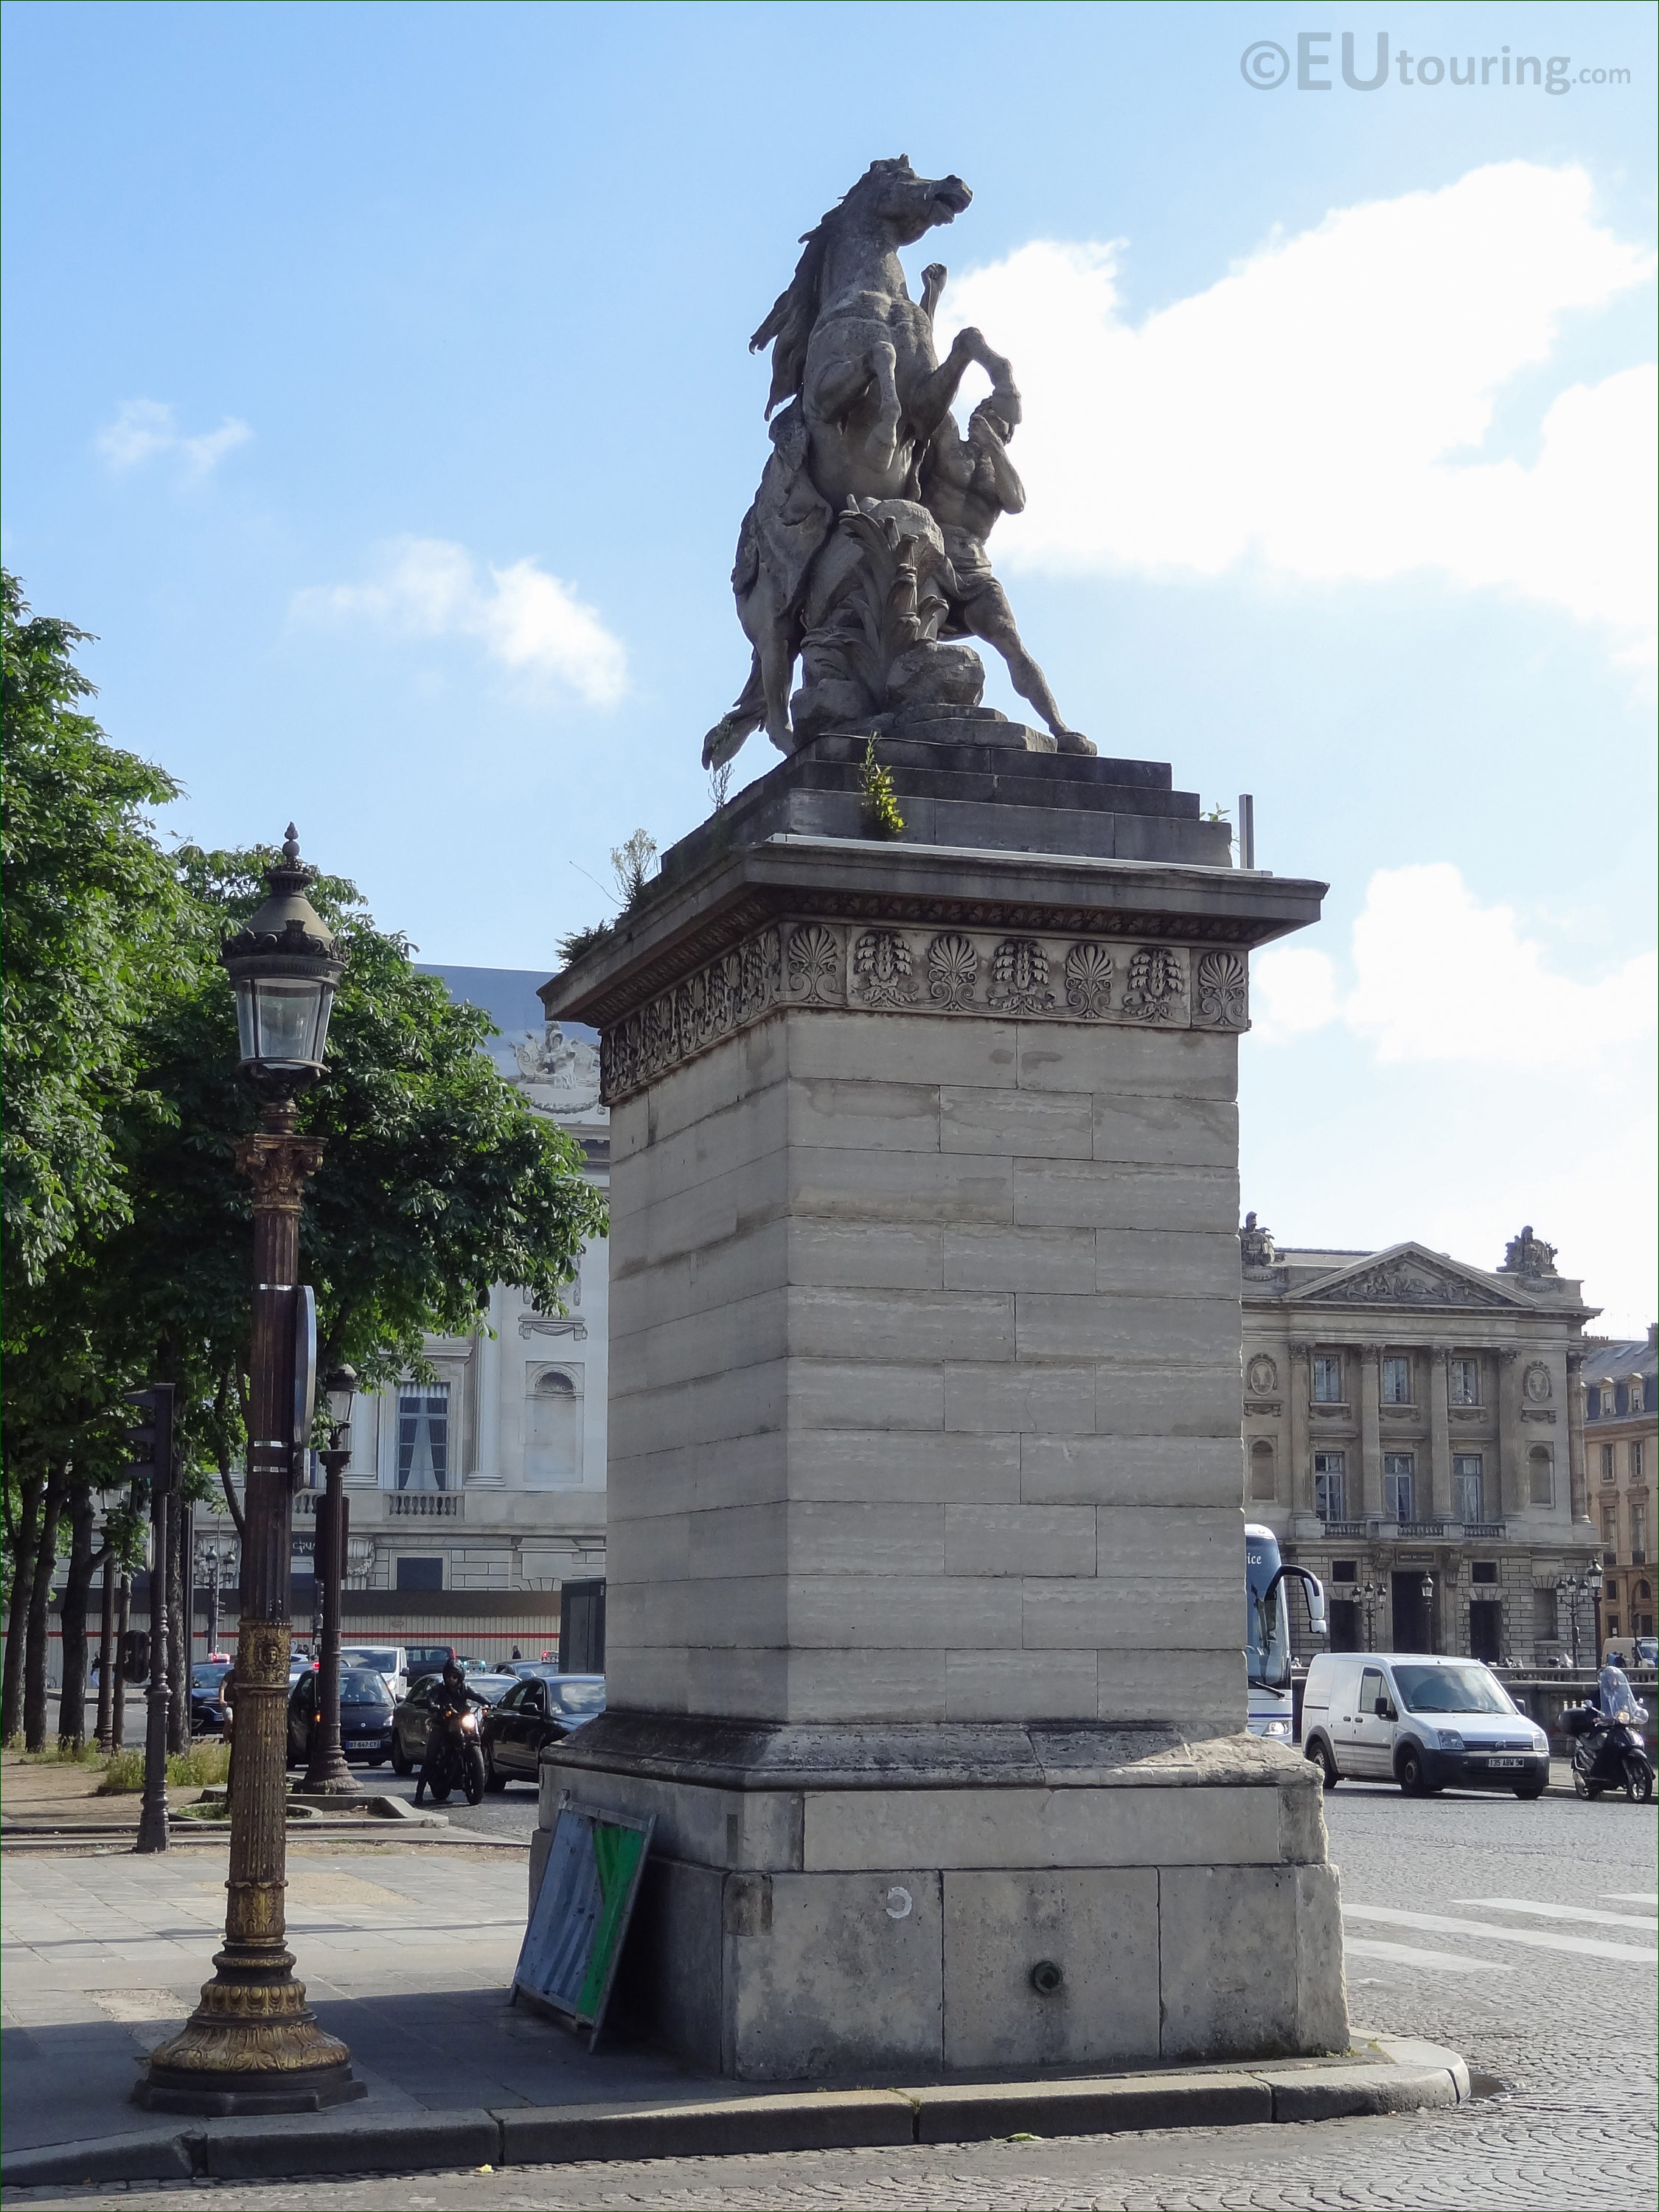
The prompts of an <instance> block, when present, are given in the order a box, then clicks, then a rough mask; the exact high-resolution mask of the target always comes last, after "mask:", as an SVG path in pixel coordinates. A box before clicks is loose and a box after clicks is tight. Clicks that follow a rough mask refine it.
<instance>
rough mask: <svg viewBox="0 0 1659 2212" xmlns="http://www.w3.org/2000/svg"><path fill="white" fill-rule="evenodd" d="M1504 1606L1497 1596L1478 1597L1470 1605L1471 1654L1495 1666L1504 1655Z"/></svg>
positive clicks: (1473, 1657)
mask: <svg viewBox="0 0 1659 2212" xmlns="http://www.w3.org/2000/svg"><path fill="white" fill-rule="evenodd" d="M1503 1642H1504V1608H1503V1606H1502V1605H1501V1604H1500V1603H1499V1602H1498V1600H1497V1599H1495V1598H1476V1599H1474V1601H1472V1602H1471V1604H1470V1606H1469V1656H1470V1658H1471V1659H1484V1660H1485V1661H1486V1664H1487V1666H1489V1667H1495V1666H1496V1665H1497V1664H1498V1660H1499V1659H1500V1658H1501V1657H1502V1656H1503Z"/></svg>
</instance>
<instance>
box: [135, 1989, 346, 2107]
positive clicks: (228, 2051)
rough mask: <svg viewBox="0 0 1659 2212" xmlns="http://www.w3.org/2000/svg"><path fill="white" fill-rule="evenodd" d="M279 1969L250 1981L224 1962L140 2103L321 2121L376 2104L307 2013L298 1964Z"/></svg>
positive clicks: (153, 2056)
mask: <svg viewBox="0 0 1659 2212" xmlns="http://www.w3.org/2000/svg"><path fill="white" fill-rule="evenodd" d="M274 1963H276V1973H275V1974H274V1975H273V1974H272V1973H271V1972H269V1971H266V1972H264V1973H259V1974H253V1975H250V1974H249V1973H248V1972H247V1970H246V1966H242V1965H241V1963H240V1961H237V1960H229V1959H227V1958H226V1957H225V1955H224V1954H221V1955H220V1957H219V1959H218V1960H216V1964H217V1966H219V1969H220V1972H219V1974H218V1976H217V1977H216V1978H215V1979H214V1980H213V1981H210V1982H207V1983H204V1984H203V1988H202V2001H201V2002H200V2003H199V2004H198V2005H197V2008H196V2010H195V2011H194V2012H193V2013H192V2014H191V2016H190V2018H189V2019H188V2020H187V2021H185V2025H184V2027H182V2028H181V2029H180V2030H179V2033H178V2034H177V2035H174V2036H171V2037H169V2038H168V2039H167V2042H165V2043H161V2044H158V2045H156V2047H155V2050H154V2051H151V2052H150V2054H149V2059H148V2061H147V2062H146V2065H145V2069H144V2077H143V2080H142V2081H140V2082H139V2084H138V2086H137V2088H136V2089H135V2090H134V2091H133V2102H134V2103H135V2104H137V2105H142V2106H144V2107H145V2109H146V2110H147V2111H149V2112H203V2113H209V2114H216V2113H227V2112H321V2111H323V2110H324V2109H325V2107H326V2106H330V2105H344V2104H349V2103H350V2102H351V2100H353V2099H354V2098H356V2097H364V2096H367V2095H368V2085H367V2083H365V2082H362V2081H356V2080H354V2079H353V2076H352V2072H351V2053H350V2051H348V2050H347V2048H346V2046H345V2045H344V2044H343V2043H342V2042H340V2041H339V2040H338V2039H337V2038H336V2037H334V2036H331V2035H330V2034H329V2033H327V2032H326V2030H325V2029H324V2028H323V2027H320V2026H319V2024H318V2020H317V2015H316V2014H315V2013H314V2012H313V2011H312V2009H311V2008H310V2006H309V2005H307V2002H306V1990H305V1984H304V1983H303V1982H296V1981H295V1979H294V1977H293V1972H292V1968H293V1966H294V1960H293V1959H292V1958H291V1957H290V1956H288V1955H287V1954H284V1955H283V1958H282V1960H280V1961H278V1962H274ZM227 1968H228V1969H229V1972H227ZM231 1974H234V1976H235V1978H234V1979H232V1978H230V1975H231Z"/></svg>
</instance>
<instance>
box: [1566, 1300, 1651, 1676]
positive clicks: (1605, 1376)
mask: <svg viewBox="0 0 1659 2212" xmlns="http://www.w3.org/2000/svg"><path fill="white" fill-rule="evenodd" d="M1584 1395H1585V1398H1586V1401H1587V1403H1586V1406H1585V1409H1584V1410H1585V1430H1584V1435H1585V1440H1586V1443H1587V1445H1588V1448H1589V1489H1590V1510H1591V1512H1592V1513H1593V1514H1594V1515H1595V1520H1596V1524H1597V1529H1598V1533H1599V1534H1600V1536H1601V1571H1602V1574H1603V1576H1604V1577H1606V1579H1605V1582H1604V1583H1603V1585H1602V1590H1601V1633H1602V1635H1603V1636H1651V1635H1652V1634H1653V1632H1654V1630H1653V1623H1654V1617H1655V1616H1654V1603H1653V1589H1654V1581H1655V1573H1654V1551H1653V1543H1654V1538H1653V1504H1652V1500H1653V1480H1654V1461H1655V1459H1656V1457H1659V1328H1656V1326H1655V1325H1654V1324H1652V1323H1650V1325H1649V1328H1648V1334H1647V1339H1646V1341H1645V1342H1644V1341H1642V1340H1640V1339H1638V1340H1633V1341H1630V1340H1626V1341H1617V1340H1610V1339H1608V1338H1605V1337H1592V1338H1591V1339H1590V1340H1589V1342H1588V1344H1587V1345H1586V1346H1585V1354H1584Z"/></svg>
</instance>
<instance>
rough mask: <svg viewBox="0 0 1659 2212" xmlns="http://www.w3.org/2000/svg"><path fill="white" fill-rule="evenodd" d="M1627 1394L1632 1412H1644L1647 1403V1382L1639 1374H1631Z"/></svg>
mask: <svg viewBox="0 0 1659 2212" xmlns="http://www.w3.org/2000/svg"><path fill="white" fill-rule="evenodd" d="M1629 1395H1630V1409H1631V1411H1632V1413H1642V1412H1644V1410H1645V1408H1646V1405H1647V1383H1646V1382H1645V1381H1644V1378H1643V1377H1642V1376H1640V1375H1632V1376H1631V1378H1630V1384H1629Z"/></svg>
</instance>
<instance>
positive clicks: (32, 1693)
mask: <svg viewBox="0 0 1659 2212" xmlns="http://www.w3.org/2000/svg"><path fill="white" fill-rule="evenodd" d="M68 1488H69V1473H68V1469H67V1468H62V1467H55V1468H53V1469H52V1473H51V1474H49V1475H48V1476H47V1477H46V1497H45V1499H44V1501H43V1503H42V1504H41V1508H40V1544H39V1547H38V1548H37V1549H36V1552H35V1554H34V1572H33V1576H32V1577H30V1583H29V1619H28V1630H27V1643H26V1644H25V1647H24V1651H23V1746H24V1748H25V1750H27V1751H44V1750H45V1749H46V1625H47V1620H48V1613H47V1602H48V1600H49V1599H50V1598H51V1595H52V1582H53V1579H54V1577H56V1575H57V1572H58V1520H59V1518H60V1516H62V1513H63V1510H64V1495H65V1493H66V1492H67V1491H68Z"/></svg>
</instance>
